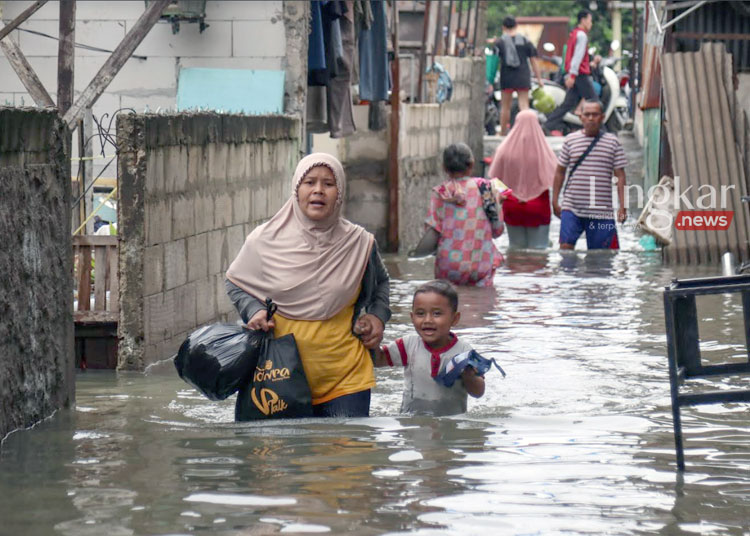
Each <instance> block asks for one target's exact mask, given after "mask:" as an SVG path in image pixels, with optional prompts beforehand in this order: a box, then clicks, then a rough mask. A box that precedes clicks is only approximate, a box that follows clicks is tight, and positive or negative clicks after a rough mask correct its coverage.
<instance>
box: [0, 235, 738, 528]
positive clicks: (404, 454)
mask: <svg viewBox="0 0 750 536" xmlns="http://www.w3.org/2000/svg"><path fill="white" fill-rule="evenodd" d="M622 243H623V248H624V250H623V251H622V252H620V253H619V254H615V255H612V254H609V253H585V252H582V251H578V252H574V253H571V254H568V255H564V256H563V255H561V254H560V253H559V252H558V251H555V250H549V251H547V252H541V253H533V252H517V253H510V254H508V255H506V258H507V262H506V264H505V266H504V267H503V268H501V270H500V271H499V272H498V274H497V277H496V286H495V288H494V289H461V291H460V300H461V309H462V313H463V317H462V322H461V325H460V326H459V328H458V330H457V332H458V334H459V335H460V336H461V337H464V338H466V339H468V340H469V341H470V342H471V343H472V344H474V346H475V347H476V348H477V349H478V350H479V351H480V352H481V353H483V354H485V355H488V356H492V357H495V358H497V360H498V362H499V363H500V364H501V365H502V366H503V368H504V369H505V370H506V372H507V373H508V377H507V378H506V379H502V378H501V376H500V374H499V373H498V372H497V371H492V372H490V373H488V375H487V394H486V395H485V397H484V398H482V399H480V400H470V402H469V411H468V413H466V414H465V415H460V416H456V417H450V418H428V417H410V416H405V415H399V414H398V410H399V406H400V399H401V378H402V372H401V370H396V369H394V370H379V371H378V372H377V375H378V386H377V388H376V390H375V391H374V393H373V404H372V414H373V416H372V417H371V418H369V419H354V420H351V419H350V420H303V421H294V422H266V423H260V424H252V423H250V424H235V423H234V422H233V404H234V397H232V398H231V399H229V400H227V401H224V402H219V403H217V402H210V401H208V400H206V399H204V398H202V397H201V396H199V395H198V394H197V393H196V392H195V391H194V390H192V389H191V388H190V387H189V386H188V385H187V384H185V383H183V382H182V381H181V380H180V379H179V378H178V377H177V375H176V373H175V372H174V367H173V366H172V364H171V363H164V364H162V365H159V366H157V367H154V368H153V369H152V370H151V371H150V373H149V374H147V375H145V376H143V375H138V374H115V373H96V372H86V373H82V374H79V375H78V380H77V407H76V408H75V409H74V410H71V411H61V412H59V413H58V414H57V415H55V416H54V417H53V418H51V419H48V420H47V421H45V422H43V423H41V424H39V425H38V426H36V427H35V428H34V429H32V430H27V431H23V432H17V433H15V434H12V435H11V436H9V437H8V438H7V440H6V441H5V443H4V444H3V448H2V452H1V453H0V497H2V498H3V499H2V501H0V534H3V535H5V534H7V535H40V536H42V535H56V534H59V535H84V536H87V535H104V536H121V535H122V536H125V535H177V534H220V535H261V534H280V533H281V534H311V533H329V534H349V533H355V534H358V535H360V536H366V535H370V534H418V535H482V536H487V535H495V534H502V535H504V534H509V535H530V534H538V535H549V534H664V535H678V534H686V535H687V534H691V535H693V534H701V535H710V534H737V535H742V534H745V535H747V534H750V448H749V447H748V445H749V444H750V418H748V412H747V406H743V405H741V404H734V405H717V406H703V407H696V408H686V409H685V410H684V411H683V419H684V429H685V435H686V448H687V450H686V459H687V464H688V471H687V472H686V473H685V475H684V477H683V476H681V475H679V474H678V473H677V472H676V470H675V458H674V447H673V437H672V420H671V410H670V398H669V382H668V377H667V363H666V357H665V355H666V339H665V335H664V317H663V308H662V294H661V290H662V288H663V287H664V285H666V284H667V283H668V282H669V281H670V280H671V279H672V278H673V277H675V276H700V275H716V268H707V267H706V268H695V267H693V268H689V269H688V268H684V269H681V271H677V272H675V271H673V269H671V268H666V267H662V265H661V262H660V259H659V255H658V254H654V253H648V252H642V251H638V249H639V248H638V247H637V246H636V241H635V239H634V238H633V237H632V234H630V235H628V234H627V232H625V233H623V236H622ZM502 246H503V244H502V242H501V249H503V250H505V248H504V247H502ZM387 263H388V267H389V269H390V271H391V274H392V278H393V284H392V302H393V304H394V312H395V314H394V318H393V321H392V322H391V324H390V325H389V326H388V328H387V331H386V337H387V338H388V339H391V338H393V337H396V336H400V335H402V334H405V333H408V332H409V331H410V330H411V326H410V324H409V316H408V310H409V305H410V301H411V294H412V292H413V289H414V288H415V287H416V286H417V285H418V284H419V283H420V282H422V281H424V280H427V279H430V278H431V272H432V265H431V259H425V260H416V261H415V260H411V261H410V260H407V259H405V258H401V257H392V258H389V259H388V260H387ZM698 307H699V316H700V318H701V320H702V322H703V323H702V324H701V337H702V349H703V352H704V357H705V358H706V359H709V360H712V361H719V360H723V359H726V358H728V357H730V356H733V357H735V358H736V359H742V358H743V356H745V354H744V351H745V350H744V331H743V326H742V307H741V303H740V302H739V299H738V298H736V297H729V296H714V297H704V298H699V301H698ZM745 358H746V356H745ZM716 382H717V383H718V384H719V386H720V387H728V386H732V385H734V386H737V385H738V384H740V383H741V381H740V380H738V379H736V378H735V379H732V378H723V379H719V380H716ZM745 383H746V382H745ZM743 387H747V385H743Z"/></svg>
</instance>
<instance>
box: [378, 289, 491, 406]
mask: <svg viewBox="0 0 750 536" xmlns="http://www.w3.org/2000/svg"><path fill="white" fill-rule="evenodd" d="M460 318H461V313H459V312H458V294H457V293H456V290H455V289H454V288H453V286H452V285H451V284H450V283H448V282H447V281H444V280H440V279H438V280H435V281H430V282H429V283H425V284H424V285H422V286H420V287H419V288H418V289H417V290H416V291H415V292H414V301H413V302H412V310H411V320H412V323H413V324H414V329H416V330H417V334H416V335H407V336H406V337H404V338H402V339H396V341H394V342H392V343H391V344H388V345H386V346H383V347H382V348H380V349H379V350H378V351H377V352H376V355H377V356H376V360H375V366H376V367H385V366H391V367H392V366H404V367H406V371H405V372H404V384H405V385H404V397H403V401H402V403H401V411H402V412H405V413H429V414H433V415H455V414H457V413H464V412H465V411H466V399H467V397H466V395H467V393H468V394H470V395H471V396H473V397H474V398H479V397H481V396H482V395H483V394H484V378H483V377H482V376H479V375H478V374H477V373H476V370H475V369H474V368H472V367H471V366H467V367H466V368H465V369H464V371H463V372H462V373H461V381H460V382H459V381H457V382H455V383H454V384H453V386H452V387H446V386H445V385H444V384H443V383H442V382H441V383H438V382H437V381H435V377H436V376H437V375H438V373H439V372H440V370H441V368H444V367H445V364H446V362H447V361H449V360H450V359H451V358H452V357H453V356H455V355H458V354H460V353H463V352H467V351H469V350H471V349H472V348H471V346H470V345H469V344H468V343H466V342H464V341H459V340H458V337H456V335H455V334H454V333H451V327H453V326H455V325H456V324H457V323H458V321H459V319H460Z"/></svg>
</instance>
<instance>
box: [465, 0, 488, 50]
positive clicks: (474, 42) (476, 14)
mask: <svg viewBox="0 0 750 536" xmlns="http://www.w3.org/2000/svg"><path fill="white" fill-rule="evenodd" d="M479 4H480V2H479V0H477V7H476V8H475V9H474V38H473V39H472V40H471V41H472V45H471V55H472V56H476V55H477V31H478V30H479V9H480V7H479ZM467 39H468V36H467ZM482 50H484V47H482Z"/></svg>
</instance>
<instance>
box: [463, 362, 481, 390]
mask: <svg viewBox="0 0 750 536" xmlns="http://www.w3.org/2000/svg"><path fill="white" fill-rule="evenodd" d="M461 380H462V381H463V382H464V387H465V388H466V392H467V393H469V394H470V395H471V396H473V397H474V398H481V397H482V395H484V378H483V377H482V376H480V375H479V374H477V371H476V370H475V369H474V367H472V366H468V367H466V368H465V369H464V371H463V372H462V373H461Z"/></svg>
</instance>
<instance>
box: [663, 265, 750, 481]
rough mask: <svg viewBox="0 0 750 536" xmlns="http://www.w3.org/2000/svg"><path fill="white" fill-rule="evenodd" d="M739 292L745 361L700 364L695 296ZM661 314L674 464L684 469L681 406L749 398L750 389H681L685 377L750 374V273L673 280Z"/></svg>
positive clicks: (665, 291) (748, 399)
mask: <svg viewBox="0 0 750 536" xmlns="http://www.w3.org/2000/svg"><path fill="white" fill-rule="evenodd" d="M734 292H741V293H742V311H743V316H744V326H745V347H746V349H747V351H748V362H740V363H723V364H713V365H703V364H702V362H701V352H700V341H699V338H698V311H697V308H696V305H695V297H696V296H698V295H706V294H725V293H734ZM664 317H665V321H666V328H667V357H668V359H669V383H670V389H671V394H672V418H673V424H674V440H675V449H676V454H677V468H678V469H679V470H680V471H684V470H685V454H684V449H683V438H682V421H681V418H680V408H681V407H682V406H694V405H699V404H718V403H724V402H750V389H745V390H728V391H711V392H704V393H690V394H682V393H680V386H682V385H683V384H685V382H686V381H687V380H690V379H695V378H703V377H707V376H717V375H722V374H723V375H727V374H750V275H735V276H728V277H706V278H700V279H683V280H677V279H675V280H674V281H672V283H671V285H669V286H668V287H666V288H665V289H664Z"/></svg>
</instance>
